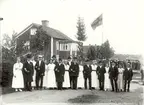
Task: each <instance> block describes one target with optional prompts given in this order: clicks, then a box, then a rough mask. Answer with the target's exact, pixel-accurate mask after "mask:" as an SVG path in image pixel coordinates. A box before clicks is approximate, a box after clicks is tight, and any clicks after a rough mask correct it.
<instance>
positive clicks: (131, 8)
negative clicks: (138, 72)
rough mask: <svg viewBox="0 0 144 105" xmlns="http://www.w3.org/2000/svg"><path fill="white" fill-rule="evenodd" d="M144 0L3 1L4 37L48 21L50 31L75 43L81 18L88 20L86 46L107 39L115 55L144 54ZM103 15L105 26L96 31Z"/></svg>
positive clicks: (2, 24)
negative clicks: (69, 38)
mask: <svg viewBox="0 0 144 105" xmlns="http://www.w3.org/2000/svg"><path fill="white" fill-rule="evenodd" d="M143 5H144V0H0V17H3V18H4V20H3V21H1V22H0V25H1V33H2V34H4V33H7V34H9V35H11V34H12V32H13V31H15V32H18V33H19V32H20V31H22V30H23V29H24V28H26V27H27V26H28V25H30V24H31V23H38V24H41V20H48V21H49V27H52V28H55V29H58V30H60V31H61V32H63V33H65V34H66V35H68V36H69V37H71V38H72V39H75V35H76V33H77V28H76V25H77V20H78V17H79V16H80V17H82V18H83V19H84V23H85V26H86V35H87V37H88V38H87V40H86V41H85V42H84V45H89V44H97V45H100V44H101V43H102V34H103V38H104V41H106V40H107V39H108V40H109V42H110V45H111V47H113V49H114V50H115V53H121V54H142V53H144V48H143V46H142V45H144V41H143V39H144V38H143V35H144V29H143V28H144V26H143V25H144V12H143V10H144V6H143ZM101 14H103V25H102V26H99V27H97V28H96V29H95V30H93V29H92V28H91V23H92V22H93V21H94V20H95V19H96V18H97V17H98V16H99V15H101Z"/></svg>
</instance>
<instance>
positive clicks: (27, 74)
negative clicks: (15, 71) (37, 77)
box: [23, 61, 34, 91]
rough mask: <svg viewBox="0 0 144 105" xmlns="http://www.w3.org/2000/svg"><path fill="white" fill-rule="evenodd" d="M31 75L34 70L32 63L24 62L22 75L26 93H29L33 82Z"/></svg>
mask: <svg viewBox="0 0 144 105" xmlns="http://www.w3.org/2000/svg"><path fill="white" fill-rule="evenodd" d="M33 73H34V68H33V64H32V62H29V63H28V62H27V61H26V62H25V63H24V65H23V75H24V84H25V89H26V90H28V91H31V89H32V87H31V82H32V81H33V78H32V76H33Z"/></svg>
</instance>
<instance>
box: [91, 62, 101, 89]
mask: <svg viewBox="0 0 144 105" xmlns="http://www.w3.org/2000/svg"><path fill="white" fill-rule="evenodd" d="M91 67H92V88H95V89H97V88H98V87H99V86H98V84H99V81H98V76H97V73H96V69H97V65H96V60H93V64H92V65H91Z"/></svg>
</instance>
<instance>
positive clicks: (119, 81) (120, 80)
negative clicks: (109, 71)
mask: <svg viewBox="0 0 144 105" xmlns="http://www.w3.org/2000/svg"><path fill="white" fill-rule="evenodd" d="M123 71H124V68H123V67H122V64H119V68H118V72H119V74H118V89H119V91H122V90H123Z"/></svg>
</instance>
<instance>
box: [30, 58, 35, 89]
mask: <svg viewBox="0 0 144 105" xmlns="http://www.w3.org/2000/svg"><path fill="white" fill-rule="evenodd" d="M31 62H32V63H33V68H35V64H36V61H35V60H34V56H33V57H32V59H31ZM32 87H33V89H34V88H35V87H36V70H35V69H34V74H33V82H32Z"/></svg>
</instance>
